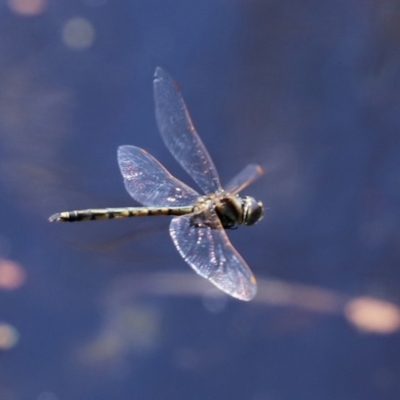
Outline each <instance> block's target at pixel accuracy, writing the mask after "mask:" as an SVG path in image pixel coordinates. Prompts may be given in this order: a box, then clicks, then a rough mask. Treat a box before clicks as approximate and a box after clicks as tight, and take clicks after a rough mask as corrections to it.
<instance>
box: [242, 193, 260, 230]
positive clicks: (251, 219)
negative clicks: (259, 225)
mask: <svg viewBox="0 0 400 400" xmlns="http://www.w3.org/2000/svg"><path fill="white" fill-rule="evenodd" d="M243 212H244V216H243V223H244V224H245V225H254V224H255V223H256V222H258V221H259V220H260V219H261V218H262V217H263V216H264V207H263V204H262V203H261V201H256V200H255V199H254V198H253V197H249V196H246V197H244V198H243Z"/></svg>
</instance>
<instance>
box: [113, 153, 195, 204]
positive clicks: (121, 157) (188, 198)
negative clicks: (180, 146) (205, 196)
mask: <svg viewBox="0 0 400 400" xmlns="http://www.w3.org/2000/svg"><path fill="white" fill-rule="evenodd" d="M118 163H119V168H120V170H121V173H122V176H123V177H124V183H125V187H126V190H127V191H128V193H129V194H130V195H131V196H132V197H133V198H134V199H135V200H136V201H138V202H139V203H141V204H143V205H144V206H147V207H178V206H188V205H192V204H193V203H195V202H196V200H197V199H198V198H199V196H200V195H199V194H198V193H197V192H196V191H195V190H193V189H192V188H190V187H189V186H187V185H185V184H184V183H183V182H181V181H180V180H178V179H176V178H175V177H173V176H172V175H171V174H170V173H169V172H168V171H167V170H166V169H165V168H164V167H163V166H162V165H161V164H160V163H159V162H158V161H157V160H156V159H155V158H154V157H153V156H151V155H150V154H149V153H147V152H146V151H145V150H143V149H140V148H138V147H135V146H120V147H119V148H118Z"/></svg>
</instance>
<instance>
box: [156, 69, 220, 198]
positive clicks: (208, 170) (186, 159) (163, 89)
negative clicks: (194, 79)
mask: <svg viewBox="0 0 400 400" xmlns="http://www.w3.org/2000/svg"><path fill="white" fill-rule="evenodd" d="M154 100H155V104H156V119H157V124H158V129H159V130H160V133H161V136H162V138H163V140H164V142H165V144H166V146H167V147H168V149H169V151H170V152H171V153H172V155H173V156H174V157H175V158H176V160H177V161H178V162H179V163H180V164H181V166H182V167H183V168H184V169H185V171H186V172H187V173H188V174H189V175H190V176H191V177H192V178H193V179H194V181H195V182H196V183H197V184H198V185H199V187H200V188H201V189H202V190H203V191H204V192H205V193H214V192H216V191H217V190H219V189H221V184H220V182H219V178H218V174H217V171H216V169H215V166H214V163H213V161H212V160H211V157H210V155H209V154H208V151H207V150H206V148H205V146H204V144H203V142H202V141H201V139H200V137H199V135H198V134H197V132H196V129H195V128H194V126H193V124H192V121H191V119H190V115H189V112H188V110H187V108H186V105H185V102H184V100H183V98H182V95H181V93H180V91H179V88H178V85H177V83H176V82H175V81H174V80H173V79H172V78H171V77H170V76H169V75H168V73H167V72H165V71H164V70H163V69H161V68H159V67H158V68H157V69H156V72H155V78H154Z"/></svg>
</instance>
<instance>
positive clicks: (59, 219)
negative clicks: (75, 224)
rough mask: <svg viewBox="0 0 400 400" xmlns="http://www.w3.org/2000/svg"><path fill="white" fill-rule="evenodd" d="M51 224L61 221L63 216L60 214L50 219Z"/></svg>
mask: <svg viewBox="0 0 400 400" xmlns="http://www.w3.org/2000/svg"><path fill="white" fill-rule="evenodd" d="M49 221H50V222H58V221H61V215H60V214H53V215H52V216H51V217H49Z"/></svg>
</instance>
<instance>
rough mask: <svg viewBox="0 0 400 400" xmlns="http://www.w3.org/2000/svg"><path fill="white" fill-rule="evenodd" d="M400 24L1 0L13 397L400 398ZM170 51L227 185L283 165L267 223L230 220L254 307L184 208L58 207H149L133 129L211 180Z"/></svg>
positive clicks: (260, 194) (4, 392) (8, 375)
mask: <svg viewBox="0 0 400 400" xmlns="http://www.w3.org/2000/svg"><path fill="white" fill-rule="evenodd" d="M399 27H400V3H399V2H398V1H396V0H370V1H369V0H367V1H366V0H347V1H340V0H332V1H322V2H321V1H319V0H304V1H293V0H292V1H290V0H279V1H278V0H247V1H245V0H230V1H228V0H202V1H190V0H188V1H183V0H130V1H127V0H120V1H109V0H69V1H60V0H1V1H0V54H1V56H0V185H1V186H0V187H1V191H0V202H1V203H0V221H1V223H0V399H1V400H25V399H26V400H28V399H29V400H31V399H34V400H75V399H84V398H87V399H96V400H108V399H110V400H111V399H112V400H115V399H120V400H125V399H140V400H153V399H155V400H160V399H166V400H169V399H174V400H180V399H182V400H183V399H185V400H186V399H191V400H197V399H207V400H213V399H218V400H221V399H230V400H236V399H237V400H239V399H246V400H292V399H293V400H309V399H319V400H336V399H351V400H369V399H383V400H385V399H394V400H398V399H399V398H400V379H399V373H400V340H399V339H400V333H399V329H400V312H399V304H400V263H399V261H400V250H399V248H400V247H399V245H400V210H399V204H400V134H399V128H400V109H399V106H400V98H399V93H400V92H399V90H400V87H399V86H400V74H399V68H400V50H399V48H400V47H399V46H400V28H399ZM156 66H162V67H163V68H165V69H166V70H167V71H169V73H170V74H171V75H172V76H173V77H174V78H175V79H176V80H177V81H178V82H179V84H180V87H181V90H182V93H183V95H184V97H185V100H186V102H187V105H188V108H189V111H190V112H191V115H192V119H193V121H194V124H195V126H196V127H197V130H198V132H199V134H200V136H201V137H202V139H203V141H204V143H205V145H206V146H207V148H208V149H209V151H210V154H211V156H212V157H213V159H214V162H215V164H216V166H217V168H218V170H219V173H220V177H221V180H222V182H227V181H228V180H229V179H230V178H232V177H233V176H234V175H235V174H236V173H238V172H239V171H240V170H241V169H242V168H243V167H244V166H246V165H247V164H249V163H260V164H261V165H262V166H263V167H264V169H265V171H266V174H265V175H264V177H263V178H261V179H260V180H259V181H257V182H256V183H255V184H254V185H252V186H251V187H250V188H248V189H247V190H246V194H249V195H252V196H254V197H256V198H257V199H261V200H262V201H263V203H264V205H266V207H268V209H267V213H266V216H265V218H264V219H263V220H262V221H261V222H260V223H259V224H258V225H256V226H254V227H252V228H247V227H242V228H240V229H238V230H236V231H232V232H228V233H229V237H230V239H231V241H232V243H233V244H234V246H235V247H236V248H237V249H238V251H239V252H240V253H241V254H242V256H243V257H244V258H245V259H246V261H247V262H248V264H249V265H250V267H251V268H252V270H253V271H254V274H255V275H256V277H257V279H258V283H259V291H258V295H257V297H256V298H255V299H254V300H253V301H252V302H250V303H245V302H240V301H238V300H235V299H231V298H228V297H227V296H225V295H224V294H222V293H220V292H218V291H217V290H216V289H215V288H214V287H213V286H212V285H211V284H209V283H208V282H207V281H205V280H204V279H202V278H200V277H199V276H197V275H196V274H195V273H194V272H193V271H192V270H191V268H190V267H189V266H188V265H187V264H186V263H185V262H184V261H183V260H182V259H181V257H180V256H179V254H178V252H177V251H176V250H175V248H174V246H173V244H172V241H171V240H170V238H169V234H168V223H169V219H168V218H164V217H160V218H154V219H152V218H149V219H146V218H144V219H136V220H134V219H127V220H117V221H116V220H110V221H104V222H103V221H94V222H87V223H76V224H50V223H49V222H48V220H47V219H48V217H49V216H50V215H51V214H53V213H55V212H59V211H65V210H73V209H82V208H101V207H107V206H111V207H118V206H134V205H135V204H136V203H135V202H134V201H133V200H132V199H131V198H130V197H129V195H128V193H127V192H126V191H125V188H124V185H123V182H122V177H121V175H120V172H119V168H118V165H117V157H116V151H117V147H118V146H119V145H122V144H132V145H136V146H139V147H142V148H144V149H146V150H147V151H149V152H150V153H151V154H152V155H154V156H155V157H156V158H157V159H159V160H160V162H162V163H163V164H164V165H165V166H166V168H167V169H168V170H170V171H171V172H172V173H173V174H174V175H176V176H177V177H178V178H180V179H182V180H184V181H185V182H187V183H188V184H190V185H193V186H194V184H193V182H192V181H191V179H190V178H189V177H188V176H187V175H186V174H185V172H184V171H183V170H182V169H181V168H180V166H179V165H178V164H177V163H176V161H175V160H174V159H173V157H172V156H171V155H170V154H169V153H168V150H167V149H166V148H165V146H164V143H163V142H162V140H161V137H160V135H159V133H158V131H157V127H156V122H155V116H154V102H153V92H152V79H153V73H154V70H155V67H156Z"/></svg>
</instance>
